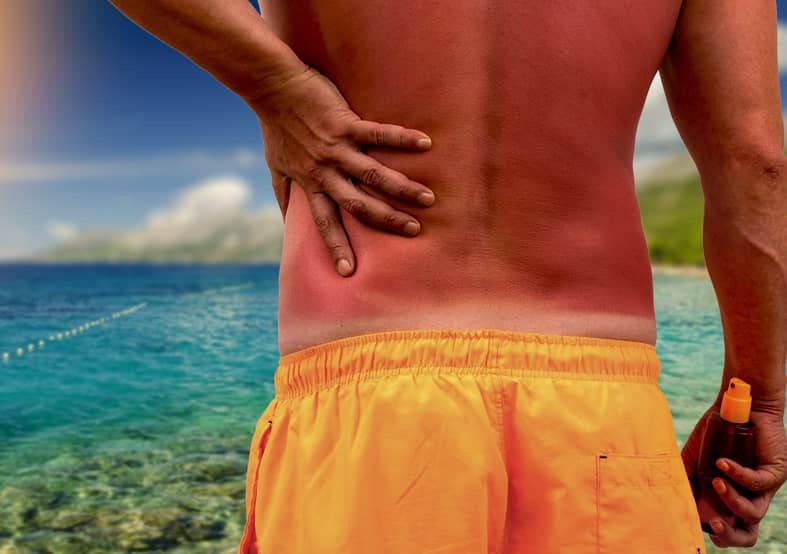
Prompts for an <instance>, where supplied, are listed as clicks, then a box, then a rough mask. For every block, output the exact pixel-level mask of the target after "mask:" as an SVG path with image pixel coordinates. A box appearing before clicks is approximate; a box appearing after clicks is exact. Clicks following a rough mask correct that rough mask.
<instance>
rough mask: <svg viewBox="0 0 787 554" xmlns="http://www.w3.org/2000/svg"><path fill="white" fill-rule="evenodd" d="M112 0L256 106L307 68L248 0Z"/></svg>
mask: <svg viewBox="0 0 787 554" xmlns="http://www.w3.org/2000/svg"><path fill="white" fill-rule="evenodd" d="M110 1H111V2H112V4H114V5H115V6H116V7H117V8H118V9H119V10H120V11H122V12H123V13H124V14H125V15H126V16H127V17H128V18H130V19H131V20H133V21H134V22H135V23H137V24H138V25H139V26H140V27H142V28H144V29H145V30H147V31H148V32H149V33H151V34H153V35H155V36H156V37H158V38H159V39H161V40H162V41H163V42H165V43H167V44H169V45H170V46H172V47H173V48H175V49H176V50H179V51H180V52H181V53H183V54H184V55H186V56H187V57H189V58H190V59H191V60H192V61H194V62H195V63H196V64H197V65H199V66H200V67H202V68H203V69H205V70H206V71H208V72H209V73H210V74H211V75H213V76H214V77H216V79H218V80H219V81H221V82H222V83H224V84H225V85H226V86H227V87H228V88H230V89H231V90H232V91H234V92H235V93H237V94H238V95H239V96H240V97H241V98H243V99H244V100H245V101H246V102H247V103H248V104H249V105H250V106H251V107H252V108H253V109H255V110H256V109H257V107H258V104H259V103H261V102H264V97H265V94H266V92H268V91H270V90H272V89H273V88H275V87H276V86H278V85H280V84H281V82H283V81H284V80H286V79H287V78H288V77H290V76H293V75H296V74H298V73H300V72H302V71H303V70H305V69H306V67H307V66H306V65H305V64H304V63H303V62H302V61H301V60H299V59H298V57H297V55H296V54H295V53H294V52H293V51H292V49H291V48H290V47H289V46H288V45H287V44H285V43H284V42H283V41H281V40H280V39H279V38H278V37H276V35H275V34H274V33H273V32H272V31H271V30H270V29H269V28H268V26H267V25H266V24H265V21H264V20H263V19H262V17H260V15H259V14H258V13H257V12H256V11H255V10H254V8H253V7H252V6H251V5H250V4H249V2H248V1H247V0H146V1H144V2H140V1H139V0H110Z"/></svg>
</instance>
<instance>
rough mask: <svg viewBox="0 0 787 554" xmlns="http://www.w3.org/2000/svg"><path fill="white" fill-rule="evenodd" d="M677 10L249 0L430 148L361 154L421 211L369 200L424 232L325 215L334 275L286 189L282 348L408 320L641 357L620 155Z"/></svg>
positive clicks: (631, 207)
mask: <svg viewBox="0 0 787 554" xmlns="http://www.w3.org/2000/svg"><path fill="white" fill-rule="evenodd" d="M680 4H681V2H680V1H679V0H669V1H661V2H649V3H644V4H643V3H611V4H605V3H601V4H599V3H597V2H546V3H545V2H507V1H496V2H484V3H478V2H472V1H460V2H450V3H448V2H444V3H438V2H417V3H388V2H385V3H381V2H367V1H360V0H343V1H336V2H335V1H331V2H325V1H312V2H309V1H300V2H284V1H274V2H270V1H269V2H267V3H265V4H263V6H262V14H263V17H264V18H265V19H266V22H268V23H269V25H270V26H271V27H272V28H273V29H274V31H275V32H276V33H277V34H278V35H279V36H280V37H281V38H282V39H283V40H284V41H285V42H287V43H288V44H289V45H290V46H291V47H292V48H293V50H294V51H295V52H296V54H297V55H298V56H299V57H300V58H301V59H302V60H303V61H304V62H306V63H307V64H309V65H311V66H313V67H315V68H317V69H319V70H320V71H321V72H322V73H324V74H325V75H326V76H327V77H329V78H330V79H331V80H332V81H333V82H334V83H336V85H337V86H338V87H339V89H340V91H341V93H342V94H343V95H344V97H345V98H346V99H347V101H348V102H349V104H350V106H351V107H352V109H353V110H354V111H356V112H357V113H358V114H359V115H360V116H361V117H363V118H365V119H370V120H375V121H390V122H396V123H399V124H401V125H404V126H406V127H411V128H417V129H422V130H424V131H426V132H427V133H429V135H430V136H431V137H432V139H433V142H434V146H433V148H432V150H431V151H430V152H428V153H420V154H419V153H406V152H402V151H393V150H390V149H388V150H386V149H383V148H367V150H366V151H367V152H368V153H369V154H370V155H372V156H373V157H375V158H377V159H378V160H380V161H381V162H382V163H383V164H385V165H387V166H389V167H391V168H393V169H396V170H398V171H401V172H402V173H404V174H405V175H407V176H408V177H410V178H411V179H413V180H415V181H418V182H421V183H424V184H426V185H427V186H429V187H430V188H431V189H432V190H434V191H435V195H436V197H437V201H436V202H435V204H434V205H433V206H432V207H429V208H413V207H412V206H410V205H407V204H405V203H403V202H399V201H397V200H393V199H390V198H386V201H387V202H389V203H391V204H392V205H394V206H395V207H397V208H399V209H402V210H403V211H406V212H408V211H409V212H410V213H412V214H413V215H415V216H416V217H417V218H418V219H419V220H420V221H421V222H422V225H423V230H422V232H421V234H420V235H419V236H418V237H416V238H404V237H401V236H396V235H393V234H390V233H387V232H385V231H381V230H377V229H374V228H371V227H368V226H366V225H363V224H361V223H360V222H359V221H358V220H355V219H354V218H352V216H349V215H348V214H346V213H343V217H344V222H345V226H346V228H347V231H348V234H349V236H350V240H351V241H352V245H353V248H354V250H355V252H356V253H357V256H358V267H357V271H356V273H355V275H353V277H352V278H350V279H344V278H342V277H340V276H338V275H337V274H336V273H335V271H334V270H333V268H332V264H331V262H330V255H329V253H328V252H326V251H325V247H324V245H323V244H322V240H321V238H320V236H319V233H318V232H317V229H316V228H315V226H314V224H313V223H312V214H311V213H310V211H309V207H308V203H307V202H306V199H305V196H304V193H303V191H302V189H300V187H297V186H296V187H292V193H291V194H292V196H291V200H290V203H289V208H288V212H287V217H286V231H285V242H284V253H283V259H282V265H281V280H280V283H281V305H280V322H279V325H280V347H281V350H282V353H283V354H286V353H289V352H292V351H294V350H298V349H301V348H304V347H307V346H311V345H313V344H318V343H320V342H324V341H327V340H331V339H335V338H339V337H343V336H349V335H355V334H362V333H366V332H374V331H380V330H387V329H397V328H412V327H413V326H417V327H419V328H492V327H494V328H498V329H507V330H516V331H534V332H549V333H559V334H568V335H587V336H600V337H610V338H621V339H626V340H637V341H642V342H649V343H655V340H656V326H655V320H654V314H653V298H652V276H651V270H650V264H649V260H648V254H647V248H646V244H645V239H644V235H643V232H642V226H641V220H640V213H639V209H638V205H637V201H636V196H635V192H634V183H633V174H632V157H633V151H634V138H635V132H636V126H637V122H638V119H639V115H640V112H641V110H642V106H643V103H644V101H645V96H646V94H647V91H648V88H649V85H650V83H651V81H652V79H653V76H654V75H655V73H656V71H657V70H658V68H659V66H660V64H661V62H662V60H663V58H664V56H665V54H666V52H667V49H668V47H669V44H670V39H671V37H672V34H673V30H674V28H675V22H676V20H677V17H678V12H679V10H680ZM369 192H370V193H371V194H373V195H376V196H381V195H380V193H377V192H374V191H371V190H369Z"/></svg>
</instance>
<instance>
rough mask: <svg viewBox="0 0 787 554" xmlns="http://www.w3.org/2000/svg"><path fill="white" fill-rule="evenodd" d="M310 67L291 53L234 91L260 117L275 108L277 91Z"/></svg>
mask: <svg viewBox="0 0 787 554" xmlns="http://www.w3.org/2000/svg"><path fill="white" fill-rule="evenodd" d="M310 69H311V68H310V67H309V66H308V65H306V64H305V63H303V62H302V61H301V60H300V59H298V57H297V56H295V55H294V54H293V57H292V58H288V59H286V60H285V59H282V60H280V62H279V63H277V65H276V67H273V68H267V69H266V71H265V72H264V73H263V74H261V76H260V78H259V79H257V80H256V82H255V83H254V84H253V85H252V86H251V87H249V88H248V89H246V90H242V91H236V92H237V93H238V95H239V96H240V97H241V98H242V99H243V100H244V101H245V102H246V104H247V105H248V106H249V107H250V108H251V109H252V111H254V113H256V114H257V115H258V116H260V117H262V116H263V115H264V114H265V113H268V112H270V111H273V110H275V109H276V106H275V104H276V102H277V100H276V99H277V98H279V95H278V93H279V92H280V91H281V90H282V89H284V88H285V87H286V86H287V85H289V84H290V83H292V82H293V81H294V80H296V79H298V78H302V77H303V76H304V74H306V73H308V71H309V70H310Z"/></svg>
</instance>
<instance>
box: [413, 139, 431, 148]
mask: <svg viewBox="0 0 787 554" xmlns="http://www.w3.org/2000/svg"><path fill="white" fill-rule="evenodd" d="M416 144H417V145H418V148H429V147H430V146H432V139H430V138H429V137H424V138H419V139H418V142H417V143H416Z"/></svg>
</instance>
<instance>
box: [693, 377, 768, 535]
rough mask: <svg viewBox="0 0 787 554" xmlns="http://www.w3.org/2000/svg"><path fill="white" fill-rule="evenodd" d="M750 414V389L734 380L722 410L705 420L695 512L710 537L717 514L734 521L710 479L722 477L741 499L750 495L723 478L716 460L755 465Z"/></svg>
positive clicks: (739, 380)
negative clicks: (710, 522)
mask: <svg viewBox="0 0 787 554" xmlns="http://www.w3.org/2000/svg"><path fill="white" fill-rule="evenodd" d="M750 415H751V386H750V385H749V384H748V383H746V382H745V381H743V380H741V379H738V378H737V377H733V378H732V379H730V384H729V386H728V388H727V390H726V391H725V392H724V396H723V398H722V401H721V409H720V410H719V411H714V412H713V413H711V415H710V416H709V417H708V419H707V420H706V421H707V423H706V426H705V432H704V433H703V435H702V441H701V444H700V454H699V459H698V461H697V486H698V488H699V491H698V492H699V494H698V495H697V496H698V498H699V500H698V501H697V511H698V513H699V515H700V521H701V522H702V529H703V531H705V532H707V533H709V534H713V529H712V528H711V526H710V524H709V521H710V520H711V519H712V518H713V517H715V516H716V514H718V515H719V516H721V517H722V518H725V519H729V520H730V522H732V521H734V520H733V519H732V518H733V517H734V514H733V513H732V512H731V511H730V510H729V508H727V505H726V504H725V503H724V501H723V500H722V499H721V498H720V497H719V494H718V493H717V492H716V489H714V488H713V479H714V478H716V477H724V479H725V481H726V482H727V484H728V485H729V486H732V487H734V488H735V490H737V491H738V492H739V493H741V494H742V495H743V496H747V497H748V496H751V495H752V492H751V491H749V490H748V489H746V488H745V487H743V486H741V485H739V484H737V483H735V482H734V481H733V480H732V479H730V478H729V477H726V476H725V475H724V474H723V473H722V472H721V470H719V469H718V468H717V467H716V460H718V459H719V458H729V459H730V460H735V461H736V462H738V463H739V464H740V465H742V466H744V467H750V468H753V467H754V466H755V461H756V460H755V451H754V449H755V442H754V424H753V423H752V422H751V421H749V416H750Z"/></svg>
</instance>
